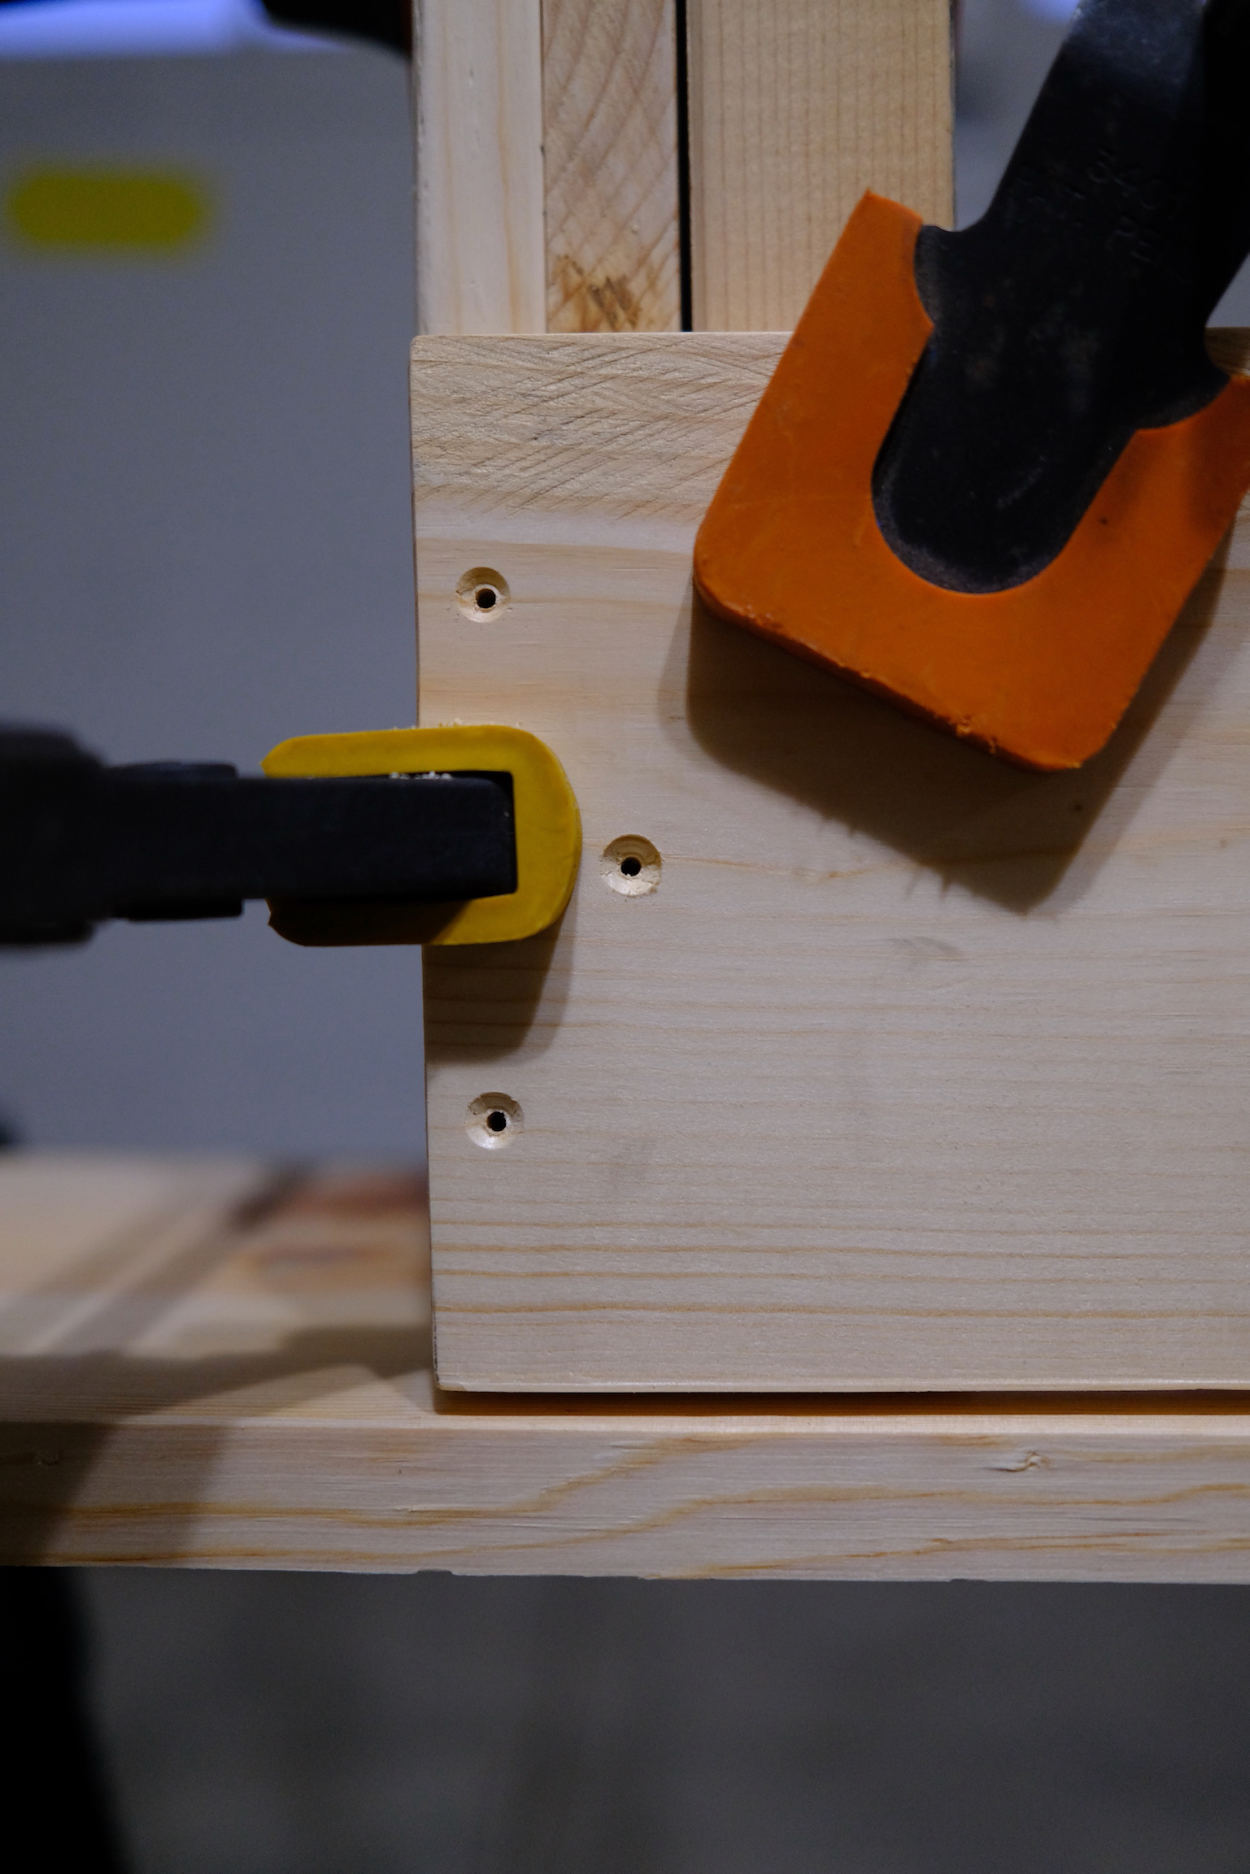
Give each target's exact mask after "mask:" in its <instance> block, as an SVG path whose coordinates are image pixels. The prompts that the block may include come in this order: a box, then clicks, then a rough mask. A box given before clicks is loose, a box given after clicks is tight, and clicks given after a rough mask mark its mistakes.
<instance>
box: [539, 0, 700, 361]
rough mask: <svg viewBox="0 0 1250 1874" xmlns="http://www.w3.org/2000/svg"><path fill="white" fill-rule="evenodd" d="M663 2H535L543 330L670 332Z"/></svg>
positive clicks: (677, 295)
mask: <svg viewBox="0 0 1250 1874" xmlns="http://www.w3.org/2000/svg"><path fill="white" fill-rule="evenodd" d="M674 11H675V8H674V0H543V164H544V173H545V177H546V247H547V329H548V330H549V331H552V332H669V331H678V330H679V329H680V327H681V233H680V215H679V209H678V162H677V45H676V32H675V20H674Z"/></svg>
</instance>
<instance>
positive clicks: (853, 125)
mask: <svg viewBox="0 0 1250 1874" xmlns="http://www.w3.org/2000/svg"><path fill="white" fill-rule="evenodd" d="M688 18H689V44H690V224H691V273H692V285H693V302H694V305H693V310H694V321H693V322H694V325H695V327H696V329H707V330H711V331H739V332H749V331H779V330H789V328H790V327H792V326H793V325H794V324H795V322H796V320H797V319H798V316H799V313H800V312H801V311H802V309H803V306H804V304H805V303H806V300H807V297H808V294H809V293H810V292H811V290H812V287H813V286H814V285H815V283H816V279H817V276H818V274H819V273H820V270H821V268H822V267H823V266H824V264H825V261H826V260H827V259H828V257H829V255H830V253H831V252H832V250H833V246H834V243H835V241H836V240H837V238H838V235H839V234H840V233H841V231H842V226H843V223H844V222H845V221H846V218H847V216H848V215H849V214H850V212H851V209H852V208H853V207H854V206H855V203H856V202H857V201H858V199H859V197H860V196H861V195H862V194H863V192H864V190H865V189H867V188H872V189H875V190H877V192H878V193H879V194H882V195H888V196H891V197H893V198H894V199H895V200H896V201H902V202H905V203H906V204H907V205H908V207H910V208H914V209H915V210H916V211H917V213H918V214H921V215H923V216H924V217H925V219H926V220H930V221H939V222H943V223H949V221H950V219H951V214H952V206H953V172H952V159H951V125H952V112H951V80H952V64H951V21H950V3H949V0H689V9H688Z"/></svg>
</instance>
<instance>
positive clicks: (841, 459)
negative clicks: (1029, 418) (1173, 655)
mask: <svg viewBox="0 0 1250 1874" xmlns="http://www.w3.org/2000/svg"><path fill="white" fill-rule="evenodd" d="M920 227H921V222H920V218H919V216H917V215H914V214H912V212H911V211H910V210H909V209H906V208H902V207H900V206H899V205H898V204H897V203H896V202H890V201H886V200H885V199H884V198H883V197H881V196H877V195H872V194H868V195H865V196H864V198H863V199H862V201H861V202H860V203H859V206H858V207H857V208H856V210H855V212H854V213H853V214H852V216H851V218H850V220H849V222H848V223H847V226H846V229H845V232H844V233H843V235H842V238H841V240H840V241H839V242H838V245H837V247H836V248H835V250H834V253H833V255H832V257H831V259H830V261H829V263H828V265H827V267H826V268H825V271H824V273H823V274H822V275H821V278H820V280H819V282H818V284H817V286H816V290H815V292H814V293H813V295H812V298H811V301H810V303H809V304H808V306H807V308H806V310H805V312H804V314H803V317H802V318H801V320H800V321H799V324H798V326H797V328H796V329H795V332H794V335H793V337H792V338H791V340H790V343H789V344H788V345H787V347H786V349H785V351H784V353H783V354H782V357H781V359H780V362H779V363H778V365H777V369H776V371H775V372H774V374H773V377H772V379H771V381H770V383H769V385H768V388H767V389H766V390H765V392H764V395H763V397H762V398H761V399H760V402H759V405H758V407H757V409H756V411H755V414H754V416H753V417H752V418H751V421H750V423H749V425H748V427H747V431H746V434H745V435H744V437H743V439H742V441H741V443H740V444H739V445H738V448H737V451H736V452H735V454H734V457H733V459H732V461H731V462H730V464H729V467H728V468H727V469H726V471H725V475H724V478H723V480H722V481H721V484H720V486H719V488H718V489H717V491H716V494H715V496H714V497H713V500H712V504H711V506H710V508H709V509H708V512H707V515H706V516H705V518H704V521H703V525H702V526H701V528H700V529H699V534H698V538H697V540H696V542H695V563H694V574H695V584H696V586H697V587H698V590H699V592H700V594H701V595H702V597H703V599H704V600H705V601H706V603H707V604H708V605H709V606H710V607H711V609H712V610H713V611H715V612H717V613H719V615H720V616H721V617H722V618H727V619H730V620H732V621H733V622H734V623H737V624H741V625H745V626H746V627H747V628H748V629H749V630H751V631H756V632H759V633H760V635H761V636H763V637H766V638H771V639H772V640H773V641H774V642H776V643H778V644H781V645H784V646H786V648H787V649H789V650H792V651H795V652H797V653H798V654H799V655H800V656H803V657H808V658H811V659H812V660H813V661H814V662H816V663H819V664H824V665H827V666H829V667H830V668H832V669H834V670H837V671H839V672H840V673H841V674H842V675H844V676H847V677H850V678H852V679H854V680H855V681H856V682H857V683H862V684H865V685H867V686H868V687H869V688H870V689H873V690H876V691H878V692H880V693H881V694H883V695H885V696H888V697H890V698H891V699H892V700H894V701H895V702H897V703H899V704H901V705H902V706H903V707H905V708H906V709H908V710H911V711H913V712H915V713H918V714H920V715H923V716H926V717H929V718H931V719H932V720H933V721H934V722H936V723H938V724H940V725H942V726H943V727H945V728H948V729H951V730H953V731H954V733H955V734H957V735H961V736H966V737H968V738H969V739H970V740H972V741H974V742H978V743H980V744H981V745H982V746H983V747H985V748H988V749H990V750H991V751H992V752H993V753H995V754H999V755H1004V756H1007V757H1009V758H1010V759H1011V760H1013V761H1017V762H1020V763H1022V764H1023V765H1024V766H1026V767H1030V768H1041V769H1057V768H1075V767H1077V766H1079V764H1080V763H1081V762H1083V761H1085V760H1087V759H1088V757H1089V756H1091V755H1093V754H1095V753H1096V752H1097V750H1098V749H1100V748H1101V747H1102V746H1103V744H1104V743H1105V742H1106V740H1107V738H1108V737H1109V736H1110V734H1111V732H1112V730H1113V729H1114V728H1115V726H1116V724H1117V723H1118V722H1119V720H1120V717H1121V716H1122V715H1123V713H1124V711H1125V709H1126V708H1127V707H1128V704H1129V702H1130V700H1131V698H1132V696H1133V693H1134V691H1135V690H1136V689H1137V686H1138V684H1139V683H1140V682H1141V680H1142V678H1143V676H1144V675H1145V673H1146V670H1147V668H1148V667H1149V664H1150V661H1151V659H1152V658H1153V657H1154V654H1155V652H1156V651H1157V650H1158V648H1159V646H1160V644H1161V643H1162V642H1163V639H1164V637H1165V636H1166V635H1167V632H1168V630H1169V629H1170V627H1171V625H1172V623H1173V621H1174V619H1175V618H1176V615H1177V613H1178V612H1179V611H1180V609H1181V607H1182V605H1183V604H1184V602H1185V600H1186V598H1187V597H1188V595H1189V593H1190V591H1191V590H1192V588H1193V586H1194V584H1195V583H1196V581H1197V579H1198V578H1199V576H1200V574H1201V572H1202V570H1203V567H1204V566H1205V565H1206V563H1207V561H1208V559H1209V558H1210V557H1211V554H1212V553H1213V552H1214V550H1215V548H1216V547H1217V546H1218V544H1219V542H1220V540H1221V538H1222V536H1223V534H1224V532H1225V530H1226V529H1227V528H1228V526H1229V525H1230V523H1231V521H1232V519H1233V516H1234V514H1235V513H1236V511H1237V507H1238V504H1239V502H1240V500H1241V497H1242V494H1243V492H1244V491H1245V489H1246V488H1247V486H1250V381H1248V380H1243V379H1233V380H1231V381H1230V383H1229V385H1228V387H1227V388H1226V389H1224V390H1222V391H1220V392H1219V394H1218V395H1217V396H1216V397H1215V398H1214V399H1213V401H1212V402H1211V403H1209V404H1207V405H1206V407H1205V408H1204V409H1202V410H1200V411H1198V412H1197V413H1196V414H1195V415H1193V416H1190V417H1186V418H1184V419H1183V420H1182V421H1181V422H1178V423H1172V424H1168V425H1166V426H1165V427H1162V428H1159V429H1150V430H1138V431H1137V432H1136V433H1135V434H1134V435H1133V437H1132V439H1131V440H1130V442H1129V443H1128V445H1127V447H1126V448H1125V449H1124V451H1123V452H1122V454H1121V455H1120V458H1119V460H1118V461H1117V462H1116V464H1115V466H1114V468H1113V469H1112V470H1111V472H1110V474H1109V475H1108V476H1107V479H1106V481H1105V482H1104V483H1103V485H1102V487H1101V489H1100V490H1099V492H1098V494H1097V496H1096V497H1095V499H1094V501H1093V502H1092V503H1091V505H1090V507H1089V508H1088V510H1087V511H1086V513H1085V515H1084V517H1083V519H1082V520H1081V522H1080V524H1079V526H1078V527H1077V528H1076V531H1075V532H1074V533H1073V535H1072V537H1071V539H1070V540H1069V541H1068V543H1067V545H1066V546H1065V547H1064V548H1063V550H1062V551H1061V552H1060V553H1059V554H1058V555H1057V556H1056V557H1055V559H1054V560H1052V561H1051V563H1050V565H1049V566H1047V567H1045V568H1044V570H1043V571H1042V572H1040V573H1038V574H1037V575H1036V576H1035V577H1034V578H1032V579H1030V580H1028V581H1027V582H1026V583H1025V584H1023V585H1019V586H1015V587H1012V588H1011V589H1010V590H1008V591H1004V592H990V593H966V592H952V591H949V590H946V589H945V588H943V587H940V586H934V585H930V584H929V582H928V581H927V580H925V579H923V578H922V577H921V576H920V575H919V574H918V573H915V572H913V571H912V570H911V569H910V567H908V566H905V565H904V564H903V562H902V561H901V560H900V559H898V558H897V556H896V555H895V554H894V552H893V551H892V549H891V548H890V546H889V545H888V543H887V542H886V540H885V538H884V536H883V535H882V533H881V530H880V528H879V526H878V525H877V518H876V514H875V512H874V509H873V501H872V475H873V467H874V464H875V462H876V459H877V455H878V453H879V451H880V449H881V445H882V443H883V442H884V440H885V436H886V432H887V430H888V429H889V427H890V424H891V422H892V420H893V418H894V414H895V412H896V411H897V409H898V406H899V402H900V400H901V398H902V396H903V394H904V392H905V391H906V389H907V385H908V381H909V379H910V377H911V374H912V371H913V370H914V368H915V366H916V363H917V362H918V360H919V358H920V355H921V353H922V352H923V350H924V347H925V344H926V342H927V340H928V337H929V334H930V332H931V330H932V325H931V323H930V320H929V318H928V316H927V314H926V313H925V310H924V307H923V305H922V304H921V301H920V297H919V295H918V293H917V291H916V284H915V274H914V269H913V255H914V250H915V245H916V237H917V235H918V233H919V231H920Z"/></svg>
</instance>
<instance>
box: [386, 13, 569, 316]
mask: <svg viewBox="0 0 1250 1874" xmlns="http://www.w3.org/2000/svg"><path fill="white" fill-rule="evenodd" d="M413 83H414V110H415V138H416V151H415V191H416V201H415V208H416V255H417V328H418V330H419V331H422V332H541V331H542V330H543V329H544V327H545V325H546V312H547V281H546V259H545V254H544V249H543V97H542V25H541V19H540V0H415V5H414V13H413Z"/></svg>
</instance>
